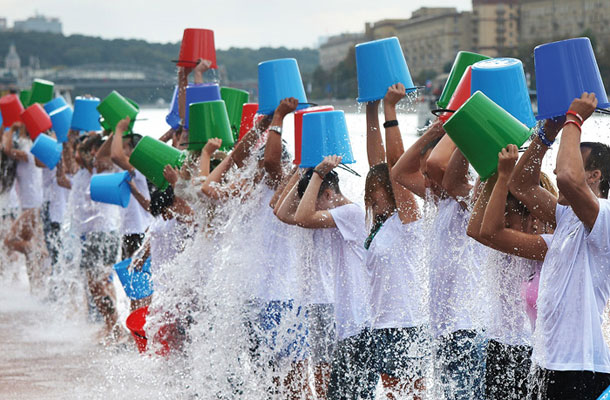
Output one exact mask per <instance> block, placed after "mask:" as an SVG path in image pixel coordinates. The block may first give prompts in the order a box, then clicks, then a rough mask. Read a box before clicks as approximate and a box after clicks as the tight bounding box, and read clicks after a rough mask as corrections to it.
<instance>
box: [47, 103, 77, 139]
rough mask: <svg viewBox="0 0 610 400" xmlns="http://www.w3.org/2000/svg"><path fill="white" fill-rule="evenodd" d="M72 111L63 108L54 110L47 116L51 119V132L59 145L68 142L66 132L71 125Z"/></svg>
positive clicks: (68, 107)
mask: <svg viewBox="0 0 610 400" xmlns="http://www.w3.org/2000/svg"><path fill="white" fill-rule="evenodd" d="M72 114H73V112H72V109H71V108H70V106H64V107H62V108H59V109H56V110H54V111H52V112H51V113H50V114H49V117H51V123H52V124H53V131H54V132H55V136H56V137H57V141H58V142H59V143H65V142H67V141H68V132H69V131H70V124H71V123H72Z"/></svg>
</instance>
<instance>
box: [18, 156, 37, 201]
mask: <svg viewBox="0 0 610 400" xmlns="http://www.w3.org/2000/svg"><path fill="white" fill-rule="evenodd" d="M24 151H26V150H24ZM26 154H27V156H28V161H27V162H26V161H18V162H17V179H16V181H15V182H16V185H15V186H16V190H17V196H18V197H19V204H20V205H21V209H22V210H26V209H28V208H40V207H42V196H43V193H42V169H41V168H38V167H37V166H36V161H35V160H34V156H33V155H32V153H30V152H29V149H28V150H27V151H26Z"/></svg>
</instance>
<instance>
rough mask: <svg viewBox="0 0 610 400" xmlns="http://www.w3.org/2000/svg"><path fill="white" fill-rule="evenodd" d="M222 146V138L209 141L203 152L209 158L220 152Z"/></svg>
mask: <svg viewBox="0 0 610 400" xmlns="http://www.w3.org/2000/svg"><path fill="white" fill-rule="evenodd" d="M221 145H222V139H220V138H212V139H209V140H208V142H207V143H206V144H205V146H204V147H203V152H204V153H206V154H207V155H208V156H211V155H212V154H214V152H215V151H216V150H218V149H219V148H220V146H221Z"/></svg>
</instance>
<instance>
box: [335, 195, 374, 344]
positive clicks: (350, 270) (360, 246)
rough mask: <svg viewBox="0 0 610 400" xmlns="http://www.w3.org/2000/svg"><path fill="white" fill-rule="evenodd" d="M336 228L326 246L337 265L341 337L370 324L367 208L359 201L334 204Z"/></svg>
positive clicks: (336, 293) (336, 289) (339, 329)
mask: <svg viewBox="0 0 610 400" xmlns="http://www.w3.org/2000/svg"><path fill="white" fill-rule="evenodd" d="M329 211H330V214H331V215H332V217H333V220H334V221H335V225H336V226H337V227H336V228H330V229H331V230H334V232H333V235H332V238H331V240H330V242H329V243H328V244H327V246H331V248H332V249H333V253H334V256H333V265H334V266H335V274H334V276H335V321H336V326H337V336H338V338H339V339H340V340H341V339H345V338H348V337H350V336H354V335H357V334H358V333H360V331H361V330H362V329H363V328H365V327H368V326H370V276H369V275H368V273H367V271H366V265H365V263H366V260H365V257H366V250H365V249H364V241H365V240H366V236H367V235H366V226H365V214H364V210H363V209H362V208H361V207H360V206H358V205H356V204H347V205H344V206H340V207H337V208H333V209H331V210H329Z"/></svg>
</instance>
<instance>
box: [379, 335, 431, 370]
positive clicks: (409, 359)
mask: <svg viewBox="0 0 610 400" xmlns="http://www.w3.org/2000/svg"><path fill="white" fill-rule="evenodd" d="M373 340H374V346H375V369H376V370H377V371H378V372H379V373H380V374H385V375H389V376H391V377H394V378H399V379H404V380H416V379H419V378H422V377H423V376H424V374H425V371H426V369H427V366H428V365H430V357H431V354H430V339H429V336H428V335H427V329H426V328H425V327H423V326H418V327H410V328H388V329H375V330H373Z"/></svg>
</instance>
